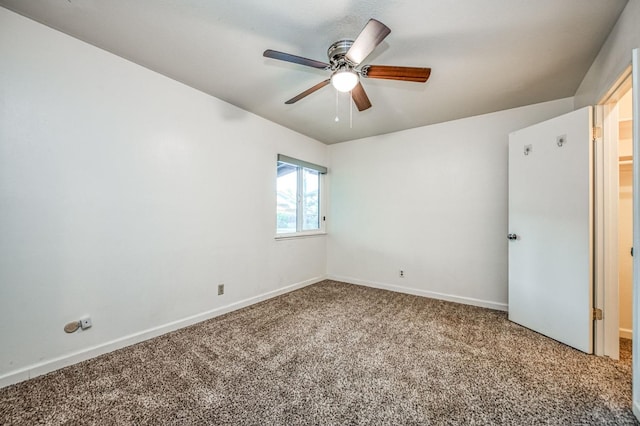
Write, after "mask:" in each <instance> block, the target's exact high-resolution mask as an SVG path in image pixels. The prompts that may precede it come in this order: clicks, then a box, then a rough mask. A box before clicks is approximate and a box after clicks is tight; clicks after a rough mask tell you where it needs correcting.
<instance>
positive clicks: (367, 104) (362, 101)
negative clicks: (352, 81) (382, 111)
mask: <svg viewBox="0 0 640 426" xmlns="http://www.w3.org/2000/svg"><path fill="white" fill-rule="evenodd" d="M351 97H352V98H353V102H355V104H356V106H357V107H358V111H364V110H365V109H369V108H371V101H370V100H369V97H368V96H367V93H366V92H365V91H364V87H362V84H360V83H358V84H357V85H356V87H354V88H353V90H352V91H351Z"/></svg>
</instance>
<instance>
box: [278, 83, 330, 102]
mask: <svg viewBox="0 0 640 426" xmlns="http://www.w3.org/2000/svg"><path fill="white" fill-rule="evenodd" d="M330 81H331V79H330V78H328V79H326V80H325V81H321V82H320V83H318V84H316V85H315V86H313V87H312V88H310V89H307V90H305V91H304V92H302V93H300V94H299V95H298V96H294V97H293V98H291V99H289V100H288V101H287V102H285V104H287V105H289V104H293V103H295V102H298V101H299V100H300V99H302V98H304V97H305V96H308V95H310V94H312V93H313V92H315V91H316V90H319V89H322V88H323V87H324V86H326V85H327V84H329V82H330Z"/></svg>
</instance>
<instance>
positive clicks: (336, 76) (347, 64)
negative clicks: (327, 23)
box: [263, 19, 431, 111]
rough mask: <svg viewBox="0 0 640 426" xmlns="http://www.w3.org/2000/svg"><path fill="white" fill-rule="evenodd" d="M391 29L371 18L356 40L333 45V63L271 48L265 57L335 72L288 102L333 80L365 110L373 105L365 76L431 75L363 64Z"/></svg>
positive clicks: (420, 79) (423, 78) (414, 78)
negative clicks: (362, 79)
mask: <svg viewBox="0 0 640 426" xmlns="http://www.w3.org/2000/svg"><path fill="white" fill-rule="evenodd" d="M390 32H391V30H390V29H389V27H387V26H386V25H384V24H383V23H382V22H380V21H377V20H375V19H369V22H367V25H365V27H364V28H363V30H362V31H361V32H360V34H359V35H358V37H356V39H355V40H340V41H336V42H335V43H333V44H332V45H331V46H329V49H328V50H327V56H328V57H329V63H325V62H320V61H316V60H313V59H307V58H303V57H301V56H296V55H291V54H289V53H284V52H278V51H275V50H271V49H267V50H265V51H264V53H263V56H265V57H267V58H271V59H278V60H280V61H287V62H293V63H294V64H300V65H306V66H308V67H313V68H318V69H322V70H327V71H331V72H332V74H331V77H330V78H328V79H326V80H324V81H322V82H320V83H318V84H316V85H315V86H313V87H311V88H309V89H307V90H305V91H304V92H302V93H300V94H299V95H297V96H294V97H293V98H291V99H289V100H288V101H286V102H285V104H293V103H295V102H298V101H299V100H300V99H302V98H304V97H306V96H308V95H310V94H312V93H313V92H315V91H317V90H319V89H322V88H323V87H325V86H327V85H328V84H329V83H331V84H332V85H333V86H334V87H335V88H336V90H338V91H340V92H351V96H352V98H353V102H354V103H355V104H356V106H357V108H358V110H359V111H364V110H366V109H368V108H371V102H370V101H369V97H368V96H367V94H366V92H365V91H364V88H363V87H362V84H360V78H361V77H365V78H382V79H388V80H402V81H413V82H416V83H424V82H426V81H427V79H428V78H429V75H430V74H431V68H416V67H396V66H389V65H364V66H361V64H362V61H364V60H365V59H366V58H367V56H369V55H370V54H371V52H373V50H374V49H375V48H376V47H377V46H378V45H379V44H380V43H382V40H384V39H385V37H386V36H388V35H389V33H390Z"/></svg>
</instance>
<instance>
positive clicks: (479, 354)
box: [0, 281, 636, 425]
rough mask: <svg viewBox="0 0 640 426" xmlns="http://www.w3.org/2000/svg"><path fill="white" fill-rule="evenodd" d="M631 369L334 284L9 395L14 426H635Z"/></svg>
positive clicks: (3, 408)
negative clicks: (230, 425)
mask: <svg viewBox="0 0 640 426" xmlns="http://www.w3.org/2000/svg"><path fill="white" fill-rule="evenodd" d="M630 407H631V367H630V361H629V359H628V358H627V359H626V360H625V361H620V362H614V361H611V360H608V359H606V358H599V357H595V356H590V355H584V354H582V353H580V352H578V351H576V350H573V349H571V348H569V347H567V346H564V345H562V344H560V343H557V342H555V341H553V340H550V339H547V338H545V337H543V336H541V335H538V334H536V333H533V332H531V331H529V330H527V329H524V328H522V327H520V326H518V325H515V324H512V323H510V322H509V321H508V320H507V317H506V314H505V313H503V312H496V311H491V310H487V309H481V308H476V307H470V306H465V305H458V304H453V303H447V302H442V301H437V300H431V299H426V298H420V297H415V296H409V295H403V294H397V293H391V292H388V291H383V290H376V289H370V288H365V287H359V286H354V285H349V284H343V283H338V282H332V281H325V282H322V283H319V284H316V285H313V286H309V287H306V288H304V289H301V290H298V291H295V292H293V293H289V294H287V295H283V296H280V297H278V298H275V299H272V300H269V301H266V302H263V303H260V304H258V305H255V306H252V307H249V308H246V309H242V310H240V311H236V312H233V313H230V314H227V315H225V316H222V317H219V318H215V319H213V320H209V321H206V322H203V323H200V324H198V325H195V326H192V327H189V328H186V329H183V330H180V331H177V332H174V333H171V334H168V335H165V336H162V337H159V338H156V339H153V340H150V341H147V342H144V343H141V344H138V345H135V346H131V347H129V348H125V349H122V350H119V351H116V352H113V353H110V354H107V355H104V356H101V357H99V358H96V359H93V360H90V361H87V362H84V363H81V364H79V365H75V366H71V367H69V368H65V369H63V370H60V371H57V372H54V373H51V374H48V375H46V376H43V377H40V378H36V379H33V380H30V381H28V382H23V383H20V384H17V385H14V386H10V387H8V388H4V389H1V390H0V422H1V423H2V424H12V425H13V424H100V425H103V424H154V425H155V424H181V425H192V424H251V425H267V424H279V425H291V424H321V425H343V424H367V425H368V424H385V425H386V424H389V425H430V424H434V425H436V424H438V425H439V424H465V425H467V424H482V425H494V424H509V425H533V424H545V425H546V424H550V425H587V424H589V425H590V424H597V425H602V424H636V423H635V419H634V417H633V414H632V413H631V409H630Z"/></svg>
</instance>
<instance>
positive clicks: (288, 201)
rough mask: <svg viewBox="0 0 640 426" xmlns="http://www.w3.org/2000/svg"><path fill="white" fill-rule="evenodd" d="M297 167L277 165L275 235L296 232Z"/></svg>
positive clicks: (284, 164)
mask: <svg viewBox="0 0 640 426" xmlns="http://www.w3.org/2000/svg"><path fill="white" fill-rule="evenodd" d="M297 175H298V173H297V167H295V166H290V165H288V164H286V163H280V162H279V163H278V179H277V183H276V191H277V212H276V214H277V226H276V228H277V233H278V234H282V233H287V232H296V209H297V204H298V203H297V192H298V188H297V186H298V176H297Z"/></svg>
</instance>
